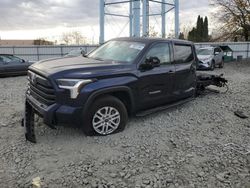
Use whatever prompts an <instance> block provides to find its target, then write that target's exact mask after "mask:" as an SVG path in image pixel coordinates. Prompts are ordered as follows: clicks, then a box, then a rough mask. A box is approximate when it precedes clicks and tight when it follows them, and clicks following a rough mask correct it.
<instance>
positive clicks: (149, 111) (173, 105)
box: [135, 97, 195, 117]
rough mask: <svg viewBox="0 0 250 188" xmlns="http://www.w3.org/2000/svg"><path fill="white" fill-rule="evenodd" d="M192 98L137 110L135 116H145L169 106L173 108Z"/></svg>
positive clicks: (192, 98)
mask: <svg viewBox="0 0 250 188" xmlns="http://www.w3.org/2000/svg"><path fill="white" fill-rule="evenodd" d="M194 99H195V98H194V97H191V98H187V99H184V100H181V101H178V102H176V103H171V104H168V105H164V106H159V107H156V108H151V109H149V110H145V111H141V112H138V113H137V114H136V115H135V116H137V117H143V116H147V115H149V114H153V113H156V112H159V111H163V110H166V109H169V108H173V107H176V106H179V105H182V104H185V103H187V102H189V101H192V100H194Z"/></svg>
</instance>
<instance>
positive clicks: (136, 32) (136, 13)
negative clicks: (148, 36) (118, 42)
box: [133, 0, 141, 37]
mask: <svg viewBox="0 0 250 188" xmlns="http://www.w3.org/2000/svg"><path fill="white" fill-rule="evenodd" d="M140 10H141V2H140V0H133V36H134V37H140V34H141V32H140V30H141V25H140V24H141V19H140V16H141V14H140Z"/></svg>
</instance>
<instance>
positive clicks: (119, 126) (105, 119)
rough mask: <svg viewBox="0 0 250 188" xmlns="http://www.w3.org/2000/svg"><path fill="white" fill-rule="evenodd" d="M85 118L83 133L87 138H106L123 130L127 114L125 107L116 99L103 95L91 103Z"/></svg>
mask: <svg viewBox="0 0 250 188" xmlns="http://www.w3.org/2000/svg"><path fill="white" fill-rule="evenodd" d="M106 113H108V115H107V114H106ZM105 114H106V115H105ZM112 116H113V121H112V120H111V118H112ZM85 117H86V119H85V118H84V117H83V118H84V119H85V124H84V125H83V132H84V133H85V134H86V135H87V136H93V135H100V136H106V135H109V134H113V133H117V132H120V131H122V130H124V128H125V125H126V123H127V120H128V113H127V109H126V107H125V105H124V104H123V103H122V102H121V101H120V100H119V99H118V98H116V97H113V96H110V95H105V96H103V97H100V98H98V99H96V100H95V101H94V102H93V104H92V105H91V107H90V110H89V112H88V114H86V116H85Z"/></svg>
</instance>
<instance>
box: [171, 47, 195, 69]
mask: <svg viewBox="0 0 250 188" xmlns="http://www.w3.org/2000/svg"><path fill="white" fill-rule="evenodd" d="M174 49H175V63H177V64H181V63H189V62H191V61H193V60H194V54H193V50H192V46H191V45H184V44H175V45H174Z"/></svg>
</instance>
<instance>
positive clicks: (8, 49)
mask: <svg viewBox="0 0 250 188" xmlns="http://www.w3.org/2000/svg"><path fill="white" fill-rule="evenodd" d="M211 45H213V46H216V45H219V46H225V45H227V46H229V47H230V48H231V49H232V50H233V58H234V59H237V58H238V57H239V56H241V57H242V58H243V59H246V58H250V42H219V43H196V44H195V46H196V48H200V47H206V46H211ZM96 47H98V45H81V46H66V45H57V46H56V45H54V46H0V54H13V55H16V56H18V57H20V58H23V59H25V60H29V61H39V60H42V59H48V58H54V57H62V56H64V55H66V54H67V53H69V52H70V51H71V50H77V49H79V48H82V49H84V50H85V51H86V52H90V51H92V50H93V49H95V48H96Z"/></svg>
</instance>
